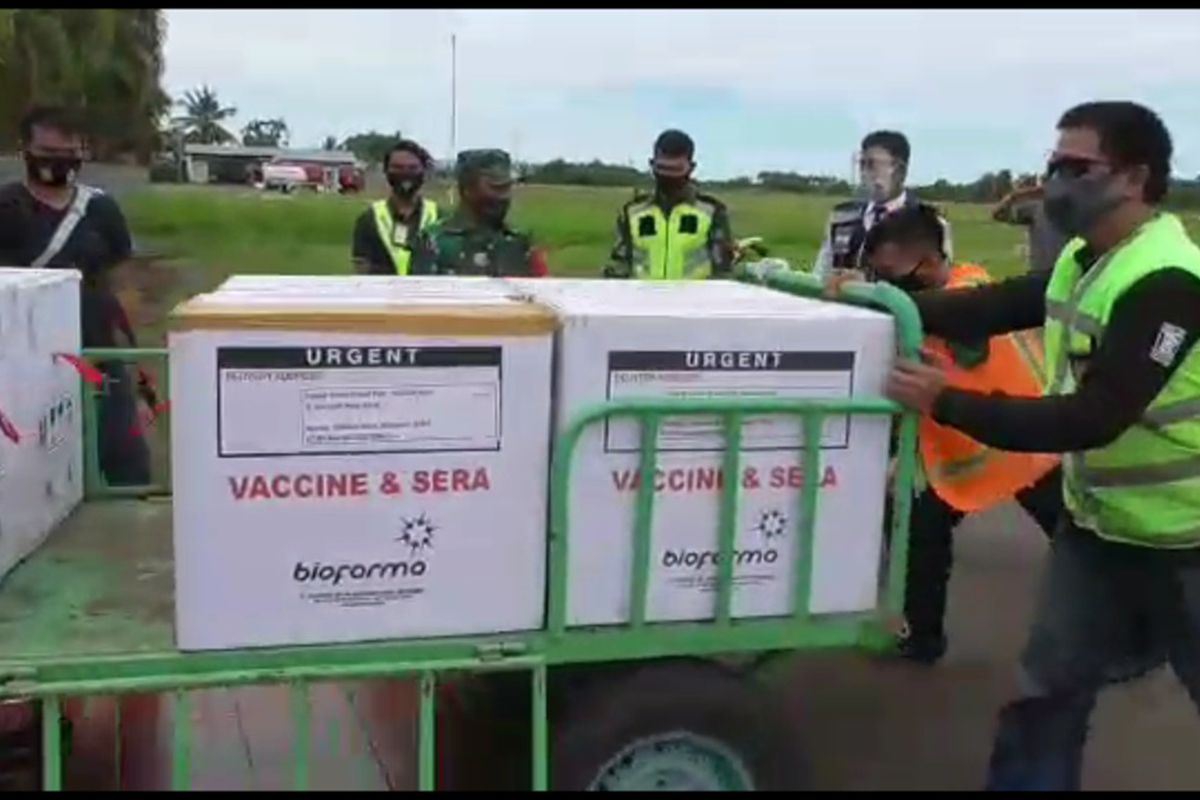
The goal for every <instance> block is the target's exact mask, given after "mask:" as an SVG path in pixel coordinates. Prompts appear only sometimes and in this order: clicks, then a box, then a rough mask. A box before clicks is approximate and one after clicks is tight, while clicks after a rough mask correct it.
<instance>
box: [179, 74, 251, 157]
mask: <svg viewBox="0 0 1200 800" xmlns="http://www.w3.org/2000/svg"><path fill="white" fill-rule="evenodd" d="M178 105H180V106H182V107H183V108H184V112H185V113H184V114H183V115H182V116H180V117H176V118H175V124H176V125H179V126H180V127H182V128H183V131H184V140H185V141H187V142H191V143H194V144H224V143H226V142H236V141H237V137H236V136H234V135H233V134H232V133H230V132H229V131H228V130H227V129H226V128H225V127H224V126H223V125H222V124H221V123H222V122H224V121H225V120H227V119H229V118H231V117H233V116H234V115H235V114H237V109H236V108H235V107H233V106H222V105H221V102H220V100H219V99H218V98H217V93H216V92H215V91H213V90H212V89H210V88H209V87H207V86H201V87H200V88H199V89H193V90H191V91H189V92H185V93H184V95H183V98H182V99H181V100H179V101H178Z"/></svg>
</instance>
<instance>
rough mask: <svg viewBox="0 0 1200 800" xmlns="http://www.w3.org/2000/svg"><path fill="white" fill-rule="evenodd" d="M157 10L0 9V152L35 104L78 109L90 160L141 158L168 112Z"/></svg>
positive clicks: (151, 148) (156, 140)
mask: <svg viewBox="0 0 1200 800" xmlns="http://www.w3.org/2000/svg"><path fill="white" fill-rule="evenodd" d="M165 35H166V22H165V20H164V18H163V14H162V10H161V9H152V8H151V9H146V8H134V9H113V8H68V9H41V8H18V9H0V123H2V124H0V148H3V149H5V150H11V149H13V148H14V146H15V145H16V143H17V141H16V140H17V137H18V131H17V128H18V125H17V123H18V121H19V120H20V118H21V116H22V115H23V114H24V113H25V111H26V110H27V109H28V108H29V107H30V106H31V105H33V104H45V103H61V104H63V105H69V106H73V107H75V108H78V109H79V110H80V112H81V113H82V115H83V120H82V121H83V123H84V124H85V125H86V127H87V130H88V132H89V145H90V149H91V152H92V155H93V157H95V158H97V159H102V160H108V159H112V158H116V157H119V156H125V155H130V154H132V155H136V156H138V157H140V158H143V159H144V158H147V157H149V156H150V155H151V154H152V153H154V152H155V151H156V150H157V149H158V148H159V147H160V146H161V127H160V121H161V119H162V117H163V115H164V114H166V112H167V111H168V109H169V107H170V98H168V97H167V94H166V92H164V91H163V88H162V70H163V58H162V43H163V38H164V36H165Z"/></svg>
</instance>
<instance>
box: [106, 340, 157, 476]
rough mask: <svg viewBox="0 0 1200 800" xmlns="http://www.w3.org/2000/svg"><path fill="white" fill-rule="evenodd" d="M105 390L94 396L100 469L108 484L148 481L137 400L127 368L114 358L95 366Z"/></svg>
mask: <svg viewBox="0 0 1200 800" xmlns="http://www.w3.org/2000/svg"><path fill="white" fill-rule="evenodd" d="M97 366H98V368H99V369H100V371H101V372H103V373H104V378H105V380H104V383H105V390H104V391H103V392H101V393H100V394H99V396H98V397H97V398H96V407H97V408H96V412H97V417H98V418H99V419H98V420H97V423H98V424H97V433H98V434H99V442H98V444H99V448H100V472H101V473H102V474H103V476H104V480H105V481H106V482H107V483H108V484H109V485H110V486H140V485H144V484H147V483H150V449H149V447H147V445H146V439H145V437H144V436H143V434H142V433H141V432H140V431H139V430H138V429H137V400H136V396H137V395H136V393H135V391H134V383H133V379H132V377H131V376H130V374H129V369H128V368H127V367H126V366H125V365H124V364H122V363H121V362H118V361H105V362H102V363H100V364H98V365H97Z"/></svg>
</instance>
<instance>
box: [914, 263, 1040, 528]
mask: <svg viewBox="0 0 1200 800" xmlns="http://www.w3.org/2000/svg"><path fill="white" fill-rule="evenodd" d="M990 282H991V278H990V277H989V276H988V273H987V270H985V269H984V268H983V267H979V266H975V265H973V264H961V265H958V266H955V267H954V268H952V269H951V271H950V281H949V283H948V285H947V288H948V289H956V288H964V287H970V286H978V285H980V284H984V283H990ZM925 346H926V347H927V348H928V349H930V350H933V351H934V352H935V353H938V354H939V355H940V356H941V361H942V362H943V363H944V364H946V365H949V367H948V369H947V372H948V377H949V380H948V385H949V386H951V387H954V388H956V389H965V390H967V391H973V392H982V393H984V394H988V393H991V392H1004V393H1005V394H1009V395H1015V396H1018V397H1041V396H1042V392H1043V389H1044V387H1045V381H1046V378H1045V374H1046V369H1045V354H1044V351H1043V349H1042V342H1041V339H1040V337H1039V336H1038V332H1037V331H1018V332H1016V333H1009V334H1005V335H1003V336H993V337H992V338H991V339H990V340H989V341H988V355H987V360H986V361H984V362H983V363H982V364H979V365H977V366H974V367H963V366H960V365H958V364H956V363H955V362H954V357H953V354H952V352H951V349H950V347H949V346H948V345H947V344H946V342H944V341H943V340H941V339H938V338H935V337H927V338H926V341H925ZM920 443H921V462H922V466H923V467H924V470H925V477H926V479H927V480H928V481H929V484H930V486H931V487H932V488H933V490H934V491H935V492H936V493H937V495H938V497H940V498H941V499H942V500H944V501H945V502H946V503H948V504H949V505H951V506H952V507H954V508H955V509H957V510H959V511H962V512H965V513H971V512H975V511H983V510H984V509H987V508H990V507H991V506H994V505H996V504H997V503H1000V502H1003V501H1005V500H1008V499H1010V498H1012V496H1013V495H1015V494H1016V493H1017V492H1019V491H1021V490H1022V489H1025V488H1026V487H1028V486H1031V485H1032V484H1034V483H1036V482H1037V481H1038V480H1039V479H1040V478H1041V477H1042V476H1043V475H1045V474H1046V473H1048V472H1050V470H1052V469H1054V467H1055V466H1057V464H1058V459H1059V457H1058V455H1056V454H1049V453H1009V452H1005V451H1003V450H994V449H992V448H990V447H987V446H985V445H982V444H980V443H979V442H977V441H975V440H974V439H972V438H971V437H970V436H967V435H966V434H965V433H962V432H960V431H957V430H954V429H953V428H948V427H946V426H945V425H939V424H938V423H936V422H934V421H933V418H932V416H925V417H923V418H922V419H921V424H920Z"/></svg>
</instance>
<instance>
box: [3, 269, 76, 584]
mask: <svg viewBox="0 0 1200 800" xmlns="http://www.w3.org/2000/svg"><path fill="white" fill-rule="evenodd" d="M79 283H80V278H79V273H78V272H76V271H75V270H65V269H45V270H41V269H30V268H26V267H20V268H7V269H0V580H2V579H3V577H4V575H5V574H6V573H7V572H8V571H9V570H11V569H12V568H13V567H14V566H16V565H17V564H18V563H19V562H20V561H21V560H22V559H24V558H26V557H27V556H29V555H30V554H31V553H32V552H33V551H34V550H36V549H37V548H38V547H39V546H40V545H41V544H42V543H43V542H44V541H45V540H46V538H47V537H48V536H49V535H50V533H51V532H52V531H53V529H54V527H55V526H56V525H58V523H59V522H61V521H62V520H63V519H65V518H66V517H67V515H69V514H70V513H71V511H72V510H74V508H75V506H77V505H78V504H79V502H80V501H81V500H82V499H83V408H82V401H81V396H80V386H79V375H78V373H77V372H76V371H75V369H74V367H72V366H71V365H70V364H69V363H68V362H67V361H66V360H65V359H63V358H62V357H61V356H62V355H67V356H78V355H79V351H80V336H79V334H80V329H79Z"/></svg>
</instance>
